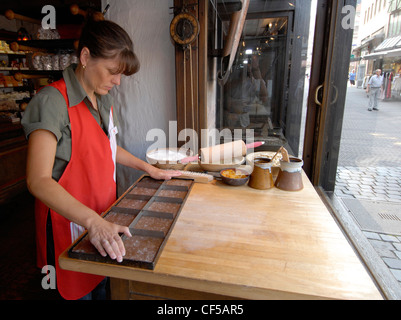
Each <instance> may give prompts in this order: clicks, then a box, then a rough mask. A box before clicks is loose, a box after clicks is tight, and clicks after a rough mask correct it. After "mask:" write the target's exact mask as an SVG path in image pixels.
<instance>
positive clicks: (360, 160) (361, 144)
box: [335, 86, 401, 292]
mask: <svg viewBox="0 0 401 320" xmlns="http://www.w3.org/2000/svg"><path fill="white" fill-rule="evenodd" d="M367 109H368V97H367V94H366V92H365V90H363V89H358V88H356V87H350V86H348V90H347V96H346V102H345V111H344V120H343V127H342V135H341V144H340V156H339V160H338V168H337V178H336V187H335V195H336V196H337V197H338V198H340V199H341V201H342V202H343V203H344V205H345V207H346V208H347V209H348V211H349V213H350V215H351V216H352V217H353V219H354V220H355V221H356V223H357V225H358V226H359V228H360V230H361V231H362V233H363V234H364V235H365V236H366V238H367V239H368V241H369V243H370V244H371V245H372V247H373V248H374V250H375V251H376V252H377V254H378V256H379V257H380V258H381V259H382V260H383V262H384V263H385V265H386V266H387V267H388V269H389V270H390V272H391V274H392V275H393V276H394V278H395V280H397V281H398V283H400V284H401V162H400V160H401V129H400V125H401V101H381V100H380V102H379V109H380V110H379V111H368V110H367ZM399 290H400V292H401V287H400V289H399ZM397 291H398V289H397Z"/></svg>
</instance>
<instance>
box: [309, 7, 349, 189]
mask: <svg viewBox="0 0 401 320" xmlns="http://www.w3.org/2000/svg"><path fill="white" fill-rule="evenodd" d="M355 6H356V1H355V0H346V1H329V0H318V2H317V12H316V17H317V18H316V26H315V30H319V32H315V38H314V47H313V59H312V66H311V78H310V88H309V98H308V109H307V110H308V111H307V116H306V124H305V143H304V151H303V159H304V170H305V172H306V173H307V175H308V176H309V178H310V180H311V181H312V183H313V184H314V185H315V186H320V187H322V188H323V189H324V190H325V191H334V186H335V180H336V172H337V162H338V156H339V149H340V139H341V131H342V121H343V115H344V104H345V97H346V90H347V74H348V68H349V61H350V52H351V51H350V50H351V45H352V35H353V18H354V15H355V11H353V9H354V8H355Z"/></svg>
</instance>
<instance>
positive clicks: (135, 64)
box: [78, 20, 140, 76]
mask: <svg viewBox="0 0 401 320" xmlns="http://www.w3.org/2000/svg"><path fill="white" fill-rule="evenodd" d="M84 47H87V48H88V49H89V51H90V54H91V56H92V57H93V58H103V59H113V58H115V57H117V56H118V58H119V61H120V65H119V68H118V70H116V73H122V74H124V75H126V76H130V75H132V74H134V73H136V72H138V71H139V67H140V65H139V60H138V57H137V56H136V54H135V53H134V44H133V43H132V40H131V38H130V37H129V35H128V34H127V32H126V31H125V30H124V29H123V28H121V27H120V26H119V25H118V24H116V23H114V22H112V21H109V20H101V21H88V22H87V23H86V25H85V26H84V28H83V29H82V33H81V37H80V39H79V45H78V56H79V55H80V53H81V51H82V49H83V48H84Z"/></svg>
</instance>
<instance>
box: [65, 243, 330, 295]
mask: <svg viewBox="0 0 401 320" xmlns="http://www.w3.org/2000/svg"><path fill="white" fill-rule="evenodd" d="M59 264H60V267H61V268H62V269H65V270H70V271H76V272H83V273H90V274H96V275H101V276H106V277H111V278H118V279H124V280H133V281H139V282H143V283H151V284H156V285H161V286H167V287H174V288H180V289H188V290H194V291H199V292H206V293H212V294H218V295H224V296H228V297H233V298H240V299H250V300H333V298H331V297H319V296H313V295H307V294H302V293H296V292H285V291H278V290H273V289H271V290H269V289H262V288H258V287H249V286H241V285H233V284H227V283H222V282H215V281H207V280H199V279H191V278H187V277H179V276H173V275H169V274H162V273H156V272H153V271H151V270H146V269H139V268H133V267H127V266H122V265H121V266H118V265H109V264H106V263H102V262H94V261H85V260H79V259H74V258H70V257H69V256H68V249H67V250H66V251H64V252H63V253H62V254H61V255H60V257H59Z"/></svg>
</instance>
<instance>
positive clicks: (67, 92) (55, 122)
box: [22, 20, 180, 299]
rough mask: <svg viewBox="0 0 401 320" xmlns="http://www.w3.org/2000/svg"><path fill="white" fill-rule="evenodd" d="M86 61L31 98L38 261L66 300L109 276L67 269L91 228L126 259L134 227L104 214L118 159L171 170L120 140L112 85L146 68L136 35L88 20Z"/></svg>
mask: <svg viewBox="0 0 401 320" xmlns="http://www.w3.org/2000/svg"><path fill="white" fill-rule="evenodd" d="M78 57H79V64H78V65H72V66H70V67H68V68H66V69H65V70H64V72H63V78H62V79H61V80H59V81H57V82H54V83H53V84H51V85H49V86H46V87H44V88H43V89H42V90H40V91H39V93H38V94H36V95H35V97H34V98H33V99H32V100H31V102H30V103H29V105H28V107H27V109H26V112H25V114H24V117H23V120H22V124H23V127H24V130H25V134H26V136H27V137H28V139H29V148H28V161H27V184H28V188H29V191H30V192H31V193H32V194H33V195H34V196H35V197H36V199H37V201H36V205H35V218H36V234H37V235H36V238H37V239H36V241H37V254H38V265H39V267H40V268H42V267H43V266H45V265H53V266H54V265H55V266H56V275H57V288H58V291H59V293H60V294H61V296H62V297H63V298H65V299H80V298H82V297H84V296H86V297H87V296H88V295H90V294H91V292H92V290H93V289H94V288H96V287H97V286H98V285H99V283H100V282H102V283H104V277H100V276H95V275H89V274H83V273H78V272H72V271H66V270H62V269H60V267H59V264H58V257H59V255H60V254H61V253H62V252H63V251H64V250H65V249H66V248H67V247H68V246H69V245H70V244H71V243H72V242H73V241H75V240H76V239H77V238H78V236H79V235H80V234H81V233H82V232H83V231H84V230H85V229H86V230H88V234H89V238H90V241H91V243H92V244H93V245H94V246H95V247H96V249H97V250H98V251H99V253H100V254H101V255H102V256H106V255H109V256H110V258H111V259H116V260H117V261H118V262H121V261H122V259H123V256H124V255H125V248H124V244H123V242H122V240H121V238H120V236H119V234H125V235H127V236H131V234H130V232H129V229H128V227H124V226H120V225H116V224H112V223H109V222H107V221H105V220H104V219H103V218H101V217H100V216H99V214H100V213H102V212H104V211H105V210H106V209H107V208H108V207H109V206H110V205H111V204H112V203H113V202H114V201H115V200H116V182H115V180H116V162H117V163H120V164H122V165H125V166H128V167H131V168H134V169H138V170H142V171H145V172H147V173H148V174H149V175H150V176H151V177H152V178H154V179H171V178H172V177H174V176H178V175H179V174H180V173H179V172H176V171H164V170H160V169H157V168H155V167H153V166H151V165H150V164H148V163H146V162H144V161H142V160H140V159H138V158H136V157H135V156H133V155H131V154H130V153H129V152H127V151H126V150H124V149H123V148H121V147H120V146H118V145H117V142H116V134H117V132H118V130H117V119H116V115H115V112H113V111H114V110H113V103H112V98H111V96H110V95H109V91H110V90H111V89H112V88H113V87H114V86H115V85H119V84H120V80H121V75H122V74H124V75H126V76H130V75H132V74H134V73H136V72H137V71H138V70H139V61H138V59H137V57H136V55H135V53H134V51H133V43H132V41H131V39H130V37H129V36H128V34H127V33H126V32H125V31H124V30H123V29H122V28H121V27H120V26H118V25H117V24H115V23H113V22H111V21H106V20H104V21H97V22H90V23H88V24H87V25H86V26H85V27H84V29H83V30H82V34H81V39H80V41H79V47H78Z"/></svg>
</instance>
